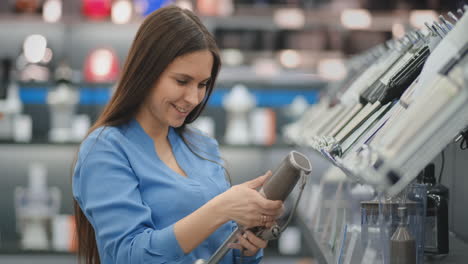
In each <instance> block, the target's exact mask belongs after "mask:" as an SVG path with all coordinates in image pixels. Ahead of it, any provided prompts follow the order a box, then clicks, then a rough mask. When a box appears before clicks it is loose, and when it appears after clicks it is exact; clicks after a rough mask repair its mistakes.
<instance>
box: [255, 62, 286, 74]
mask: <svg viewBox="0 0 468 264" xmlns="http://www.w3.org/2000/svg"><path fill="white" fill-rule="evenodd" d="M253 68H254V72H255V74H256V75H258V76H262V77H273V76H276V75H278V74H279V72H280V69H279V67H278V64H276V62H275V61H274V60H272V59H266V58H260V59H257V60H256V61H255V62H254V65H253Z"/></svg>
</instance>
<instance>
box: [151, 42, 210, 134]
mask: <svg viewBox="0 0 468 264" xmlns="http://www.w3.org/2000/svg"><path fill="white" fill-rule="evenodd" d="M212 67H213V55H212V54H211V52H210V51H209V50H201V51H196V52H192V53H189V54H186V55H183V56H180V57H177V58H176V59H175V60H174V61H173V62H172V63H171V64H169V66H168V67H167V68H166V69H165V70H164V72H163V73H162V74H161V76H160V78H159V80H158V81H157V82H156V84H155V85H154V87H153V89H152V91H151V92H150V97H149V98H148V99H149V100H147V101H146V103H145V104H146V107H147V109H148V110H149V113H150V114H151V116H152V117H153V118H152V119H154V121H155V122H158V123H159V124H158V125H160V126H162V127H166V126H172V127H180V126H181V125H182V124H183V123H184V120H185V118H186V117H187V116H188V114H189V113H190V112H191V111H192V110H193V109H194V108H195V107H196V106H197V105H198V104H199V103H201V102H202V100H203V98H205V94H206V89H207V86H208V84H209V82H210V81H211V80H210V79H211V69H212Z"/></svg>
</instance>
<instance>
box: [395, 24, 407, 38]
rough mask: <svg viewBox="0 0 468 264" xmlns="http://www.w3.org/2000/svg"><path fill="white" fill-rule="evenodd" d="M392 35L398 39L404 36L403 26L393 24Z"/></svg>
mask: <svg viewBox="0 0 468 264" xmlns="http://www.w3.org/2000/svg"><path fill="white" fill-rule="evenodd" d="M392 34H393V37H394V38H397V39H400V38H402V37H404V36H405V26H403V24H401V23H395V24H393V26H392Z"/></svg>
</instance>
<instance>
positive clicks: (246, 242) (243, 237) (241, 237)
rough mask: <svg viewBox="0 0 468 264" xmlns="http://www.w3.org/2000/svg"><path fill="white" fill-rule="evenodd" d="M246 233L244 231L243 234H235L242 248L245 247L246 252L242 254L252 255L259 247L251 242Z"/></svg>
mask: <svg viewBox="0 0 468 264" xmlns="http://www.w3.org/2000/svg"><path fill="white" fill-rule="evenodd" d="M247 237H248V235H247V234H246V233H244V234H243V235H240V234H239V235H237V239H238V241H239V244H240V245H241V246H242V248H245V249H246V250H247V252H245V253H244V254H245V255H246V256H253V255H255V254H256V253H257V251H258V249H259V247H256V246H255V245H254V244H252V243H251V242H250V241H249V240H248V239H247Z"/></svg>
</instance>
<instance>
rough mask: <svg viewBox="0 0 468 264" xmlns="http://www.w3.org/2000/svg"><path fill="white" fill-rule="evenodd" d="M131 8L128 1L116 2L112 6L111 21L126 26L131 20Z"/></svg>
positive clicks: (120, 0)
mask: <svg viewBox="0 0 468 264" xmlns="http://www.w3.org/2000/svg"><path fill="white" fill-rule="evenodd" d="M132 13H133V6H132V3H131V2H130V1H128V0H117V1H115V2H114V3H113V4H112V12H111V19H112V22H114V23H115V24H126V23H128V22H130V20H131V19H132Z"/></svg>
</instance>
